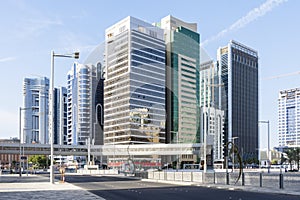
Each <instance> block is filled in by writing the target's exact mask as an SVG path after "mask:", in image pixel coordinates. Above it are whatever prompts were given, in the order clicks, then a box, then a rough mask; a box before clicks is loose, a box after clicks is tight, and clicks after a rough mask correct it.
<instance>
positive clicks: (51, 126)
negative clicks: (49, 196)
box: [49, 51, 79, 184]
mask: <svg viewBox="0 0 300 200" xmlns="http://www.w3.org/2000/svg"><path fill="white" fill-rule="evenodd" d="M54 57H64V58H75V59H78V58H79V52H75V53H72V54H55V53H54V51H51V77H50V93H49V136H50V137H49V142H50V151H51V155H50V157H51V158H50V160H51V161H50V183H52V184H54V166H53V161H54V158H53V151H54V148H53V138H54V114H53V112H54V108H53V107H54V98H53V96H54Z"/></svg>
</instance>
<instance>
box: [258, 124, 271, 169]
mask: <svg viewBox="0 0 300 200" xmlns="http://www.w3.org/2000/svg"><path fill="white" fill-rule="evenodd" d="M258 122H259V123H265V124H268V149H267V152H268V153H267V157H268V173H270V165H271V158H270V121H269V120H267V121H258Z"/></svg>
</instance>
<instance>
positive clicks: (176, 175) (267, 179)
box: [147, 171, 300, 189]
mask: <svg viewBox="0 0 300 200" xmlns="http://www.w3.org/2000/svg"><path fill="white" fill-rule="evenodd" d="M226 176H227V174H226V172H213V171H208V172H207V173H203V171H159V172H158V171H155V172H148V176H147V178H148V179H154V180H165V181H179V182H196V183H205V184H219V185H225V184H227V180H226ZM282 176H283V188H299V187H300V173H283V174H282ZM228 177H229V185H242V176H241V177H240V179H239V181H237V180H238V177H239V172H229V173H228ZM236 181H237V182H236ZM279 184H280V173H276V172H275V173H265V172H245V173H244V185H248V186H254V187H260V186H261V187H266V188H276V189H278V188H279V187H280V186H279ZM280 189H282V188H280Z"/></svg>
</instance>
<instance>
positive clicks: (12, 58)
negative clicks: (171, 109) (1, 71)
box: [0, 57, 17, 63]
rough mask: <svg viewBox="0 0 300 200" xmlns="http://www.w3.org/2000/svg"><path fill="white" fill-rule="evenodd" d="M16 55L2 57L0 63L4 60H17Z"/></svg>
mask: <svg viewBox="0 0 300 200" xmlns="http://www.w3.org/2000/svg"><path fill="white" fill-rule="evenodd" d="M16 59H17V58H16V57H6V58H0V63H2V62H9V61H13V60H16Z"/></svg>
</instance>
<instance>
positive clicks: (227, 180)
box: [226, 172, 229, 185]
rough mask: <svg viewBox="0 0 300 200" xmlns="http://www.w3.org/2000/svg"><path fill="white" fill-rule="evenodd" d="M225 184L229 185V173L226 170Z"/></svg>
mask: <svg viewBox="0 0 300 200" xmlns="http://www.w3.org/2000/svg"><path fill="white" fill-rule="evenodd" d="M226 185H229V173H228V172H226Z"/></svg>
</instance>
